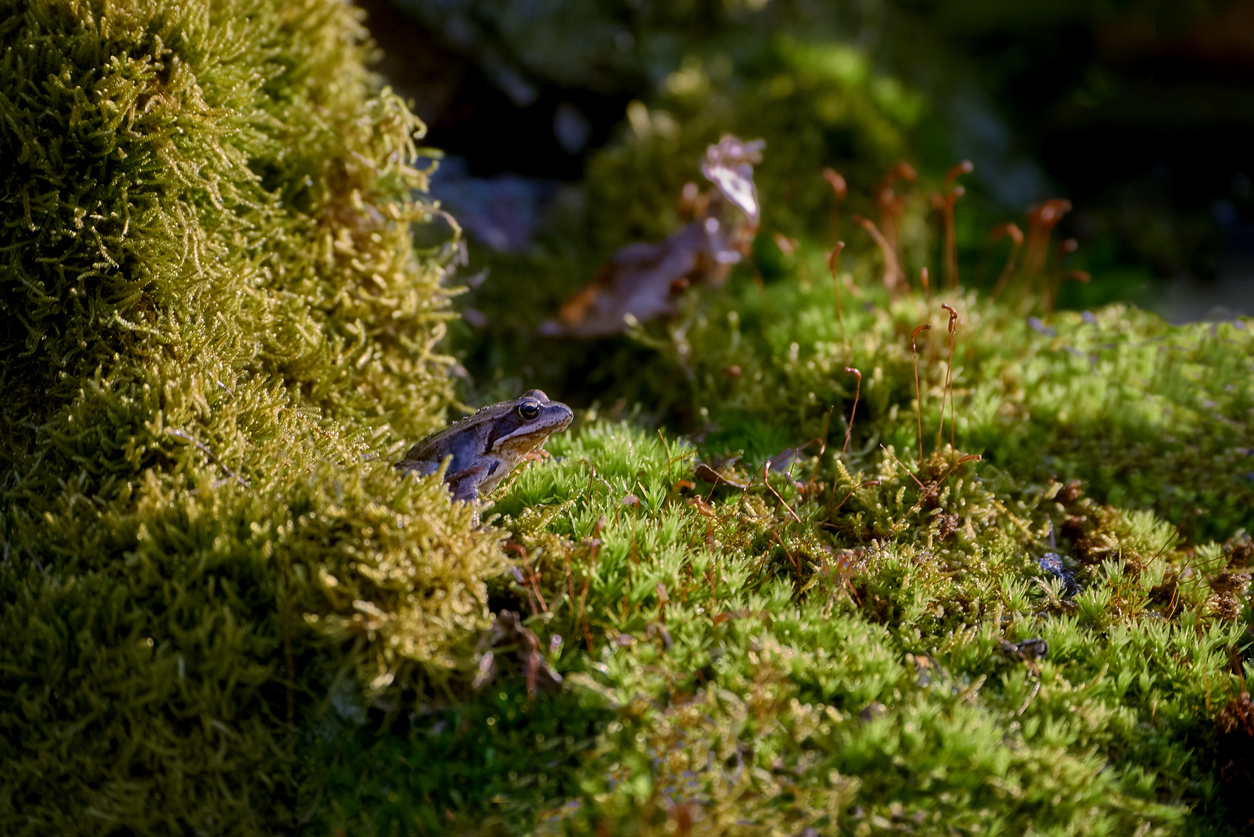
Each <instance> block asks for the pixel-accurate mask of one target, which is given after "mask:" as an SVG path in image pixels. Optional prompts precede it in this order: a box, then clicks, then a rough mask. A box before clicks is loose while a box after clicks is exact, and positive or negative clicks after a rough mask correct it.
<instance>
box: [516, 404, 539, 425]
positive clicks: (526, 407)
mask: <svg viewBox="0 0 1254 837" xmlns="http://www.w3.org/2000/svg"><path fill="white" fill-rule="evenodd" d="M518 415H520V416H522V417H523V418H524V419H526V420H527V421H531V420H532V419H534V418H535V417H536V416H538V415H540V405H539V403H537V402H535V401H524V402H523V403H521V404H519V405H518Z"/></svg>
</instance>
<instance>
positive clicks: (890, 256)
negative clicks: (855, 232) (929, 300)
mask: <svg viewBox="0 0 1254 837" xmlns="http://www.w3.org/2000/svg"><path fill="white" fill-rule="evenodd" d="M853 221H854V223H855V224H857V225H858V226H860V227H862V229H864V230H866V231H867V232H868V233H870V234H871V238H873V239H875V243H876V244H877V245H878V246H879V248H880V253H882V254H883V256H884V287H886V288H888V290H889V291H890V292H896V291H897V289H898V288H899V287H900V286H901V285H902V284H903V282H904V280H903V278H902V275H901V266H900V265H899V264H898V262H897V254H896V253H895V252H893V247H892V245H891V244H889V243H888V239H886V238H884V235H883V233H881V232H880V231H879V227H877V226H875V222H874V221H872V220H871V219H869V218H863V217H862V216H861V215H854V216H853Z"/></svg>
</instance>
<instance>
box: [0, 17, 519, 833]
mask: <svg viewBox="0 0 1254 837" xmlns="http://www.w3.org/2000/svg"><path fill="white" fill-rule="evenodd" d="M0 20H2V21H3V23H0V159H3V160H4V166H3V173H2V174H0V196H2V201H0V204H2V205H3V210H0V386H3V388H4V392H5V405H4V410H3V411H2V412H0V502H2V505H0V543H2V544H3V553H2V555H0V602H2V603H3V608H2V609H0V623H2V625H3V628H2V630H3V631H4V632H5V634H6V636H7V637H8V639H7V640H6V642H5V644H4V650H3V651H2V652H0V695H3V700H2V701H0V703H2V704H3V706H2V707H0V741H3V742H4V747H3V756H2V757H0V788H2V789H3V790H2V791H0V830H2V831H4V832H5V833H11V834H44V833H51V832H56V833H75V832H83V833H109V832H114V831H117V832H126V833H139V832H143V833H148V832H153V831H165V832H173V833H183V832H191V831H198V832H202V833H225V832H231V833H263V832H264V833H274V832H276V831H287V830H290V829H292V828H294V827H295V823H296V822H297V819H298V814H297V812H296V811H295V809H294V807H293V805H294V800H295V794H296V790H295V789H296V786H297V784H298V783H299V781H300V780H301V778H302V777H303V776H305V775H307V773H308V771H309V770H310V769H311V768H312V765H308V764H302V763H299V762H298V761H297V760H296V758H295V756H294V748H295V747H296V745H297V744H298V742H299V741H300V740H301V739H302V737H303V736H306V735H309V734H310V729H311V727H310V724H311V723H312V720H313V719H314V718H316V717H317V715H318V714H319V713H320V712H321V711H322V708H323V707H325V706H326V705H327V704H326V702H327V700H328V699H329V698H330V696H332V695H333V694H334V695H347V696H349V697H345V698H344V700H348V704H345V705H362V706H364V705H365V703H363V701H364V700H367V699H368V697H369V696H371V695H380V694H384V693H388V692H390V693H393V694H399V693H401V691H403V690H409V691H410V693H411V694H412V693H415V690H416V693H418V694H426V693H430V692H431V691H432V690H435V689H438V688H439V686H440V683H441V682H442V681H443V680H444V679H445V678H446V677H447V672H449V671H450V670H455V669H456V668H457V667H458V666H459V665H460V662H459V659H460V657H464V656H465V655H464V653H461V654H460V655H459V653H458V649H459V648H460V649H463V651H464V646H465V644H466V643H467V642H469V643H471V644H473V642H474V640H475V638H476V637H477V629H479V628H481V627H483V626H484V625H486V623H487V609H486V593H485V590H484V586H483V582H484V579H485V578H486V577H489V576H491V575H493V574H495V573H497V572H499V571H500V569H501V567H502V566H503V565H502V559H501V553H500V550H499V547H498V537H499V536H498V535H497V534H496V533H495V532H493V531H491V530H487V529H475V528H472V520H471V512H470V510H469V509H468V508H466V507H464V506H461V505H453V504H451V503H450V502H449V499H448V495H447V492H446V491H445V490H444V489H443V487H442V486H440V485H439V484H438V483H435V482H433V481H430V480H428V481H415V480H408V481H406V480H402V479H400V478H399V477H398V476H397V475H396V474H395V473H394V472H393V470H392V468H391V467H390V465H389V463H388V453H389V451H391V450H392V449H394V448H396V447H399V446H400V445H401V444H403V442H404V441H405V440H406V439H408V440H410V441H412V440H413V439H414V438H416V437H418V436H420V435H422V434H423V433H424V432H426V431H428V430H430V429H431V428H433V427H434V426H436V425H437V424H439V423H440V420H441V413H442V411H443V408H444V406H445V405H446V404H447V403H448V397H449V392H448V379H447V361H446V359H445V358H443V357H441V356H440V355H438V354H436V353H435V352H433V350H432V346H433V344H434V343H435V341H436V340H437V339H438V338H439V336H440V335H441V334H442V330H443V320H444V319H445V318H446V317H447V316H448V314H447V313H446V301H445V298H444V296H443V294H442V292H441V288H440V281H441V278H442V269H441V264H440V261H439V259H438V258H437V255H438V254H422V255H419V254H416V253H415V252H414V251H413V248H412V245H411V241H410V225H411V224H412V223H414V222H416V221H422V220H423V219H424V218H426V217H427V215H428V208H427V207H426V206H425V205H424V204H423V203H422V202H421V200H416V199H415V198H414V197H412V190H415V189H422V188H424V187H425V175H424V173H423V172H420V171H417V170H415V169H413V168H411V167H410V161H411V160H412V159H413V158H414V156H415V147H414V140H415V137H416V136H417V135H419V134H420V132H421V130H422V126H421V124H420V123H419V122H418V121H417V119H416V118H415V117H414V116H413V115H412V114H411V113H409V111H408V110H407V109H406V107H405V106H404V105H403V104H402V103H401V102H400V101H398V100H397V99H396V98H395V97H394V96H392V95H391V94H390V93H389V92H388V91H387V90H386V89H381V87H380V84H379V82H378V80H377V79H376V78H374V77H373V76H372V75H370V73H368V72H367V71H366V70H365V69H364V65H363V63H362V62H363V59H364V58H365V57H367V55H368V47H367V44H366V42H365V40H364V31H363V29H362V28H361V26H360V22H359V16H358V13H357V12H355V11H354V10H353V9H352V8H351V7H350V6H348V5H347V4H345V3H342V2H338V1H337V0H307V2H298V3H275V2H268V1H267V0H243V1H242V2H228V3H214V4H209V3H207V2H202V3H192V4H176V5H171V6H161V5H150V4H140V3H104V2H83V3H78V2H38V1H37V2H9V3H6V4H4V5H3V7H2V8H0ZM442 672H443V673H442ZM335 684H339V685H335ZM355 694H361V695H364V696H365V697H356V698H353V697H351V696H352V695H355ZM341 703H343V700H341Z"/></svg>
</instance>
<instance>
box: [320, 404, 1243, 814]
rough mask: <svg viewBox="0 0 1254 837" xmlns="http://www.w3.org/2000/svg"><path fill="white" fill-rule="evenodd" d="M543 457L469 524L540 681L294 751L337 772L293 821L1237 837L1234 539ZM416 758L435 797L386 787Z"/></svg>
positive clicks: (635, 448)
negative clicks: (559, 677)
mask: <svg viewBox="0 0 1254 837" xmlns="http://www.w3.org/2000/svg"><path fill="white" fill-rule="evenodd" d="M549 447H550V449H551V450H552V452H553V454H554V460H553V461H551V462H548V463H546V464H543V465H535V466H532V467H531V468H529V469H528V470H526V471H525V472H523V473H522V475H521V476H520V477H519V478H518V479H517V480H516V481H515V483H514V484H513V486H512V488H511V489H510V490H509V491H508V492H507V493H506V494H505V495H504V496H503V497H501V498H500V499H499V500H498V502H497V504H496V507H495V508H496V511H497V512H499V513H502V514H504V515H506V522H507V523H508V525H509V527H510V528H511V530H512V531H513V532H514V536H515V538H516V540H517V546H516V547H515V548H514V550H513V551H514V552H515V553H516V554H517V555H519V556H521V559H520V561H519V568H520V573H519V575H518V576H517V581H515V582H513V583H511V584H509V585H508V587H507V586H505V585H503V584H497V585H495V586H494V589H495V591H496V596H497V597H498V601H501V602H502V603H505V602H508V601H510V600H511V599H512V603H511V606H513V607H518V608H520V609H522V610H523V611H524V613H526V612H530V613H531V614H532V616H531V617H530V618H529V619H528V624H529V625H530V626H531V628H532V629H534V630H535V631H536V633H537V635H538V637H539V644H540V647H542V648H545V649H547V654H546V657H547V660H548V662H549V663H551V664H552V665H553V666H555V667H556V668H557V669H558V670H560V671H561V672H562V673H563V674H564V675H565V677H566V688H565V689H564V690H563V691H562V692H561V693H558V694H551V693H544V692H540V693H537V694H535V695H533V696H531V697H528V689H527V681H526V676H525V671H523V670H519V669H517V668H515V669H513V670H511V671H503V672H501V673H500V674H498V676H497V678H496V679H495V680H494V681H492V682H490V683H489V684H488V685H486V686H485V687H484V689H483V691H482V692H481V693H480V694H479V696H478V697H476V698H474V699H472V700H470V701H468V702H465V703H461V704H459V705H457V706H455V707H451V708H449V709H448V710H446V711H441V712H421V713H417V714H415V715H413V716H411V718H410V723H409V725H407V726H406V727H405V728H403V729H400V728H395V727H393V728H379V727H373V728H372V727H362V728H359V729H357V730H353V731H345V732H342V733H341V734H340V736H339V737H338V738H335V739H331V740H329V741H328V742H326V743H324V744H321V745H320V746H322V747H324V748H325V752H334V753H337V754H339V755H341V756H342V757H343V761H342V762H339V763H336V765H335V766H334V768H333V769H332V770H330V771H329V773H328V775H327V777H326V780H325V782H324V783H323V784H322V785H321V787H320V788H318V789H317V790H316V791H315V789H313V788H311V789H310V790H309V792H310V793H311V794H312V793H315V792H318V793H324V794H326V795H328V796H330V797H332V798H334V799H336V800H337V801H336V803H335V804H333V805H329V806H326V807H324V808H322V809H321V810H320V819H319V825H318V829H317V830H318V831H319V832H320V833H331V832H334V831H336V830H337V829H342V830H344V831H345V832H346V833H363V834H381V833H439V832H443V831H448V832H451V833H458V832H460V831H466V830H473V827H478V828H480V829H481V832H482V833H524V832H533V831H534V832H535V833H544V834H583V833H591V832H594V831H597V830H601V831H605V832H608V833H613V834H619V833H623V834H637V833H638V834H662V833H690V834H789V833H792V834H795V833H801V832H804V831H805V830H806V829H815V830H816V831H817V832H818V833H831V834H850V835H864V834H889V833H900V832H903V831H904V832H906V833H918V834H953V833H966V832H970V833H1004V834H1018V833H1039V834H1081V835H1089V834H1092V835H1097V834H1111V833H1134V832H1138V833H1145V834H1163V835H1167V834H1215V835H1233V834H1236V833H1240V830H1239V820H1238V819H1236V818H1233V816H1232V814H1231V813H1230V812H1231V811H1232V810H1233V807H1232V806H1233V805H1234V804H1235V805H1239V804H1240V802H1241V800H1240V796H1239V793H1240V792H1239V790H1237V788H1238V787H1239V785H1238V784H1237V783H1236V782H1237V781H1239V777H1238V778H1237V780H1235V781H1233V783H1232V785H1231V789H1232V790H1231V792H1230V793H1225V783H1224V781H1221V779H1220V776H1221V775H1226V774H1222V773H1221V771H1220V768H1224V765H1225V764H1226V763H1227V762H1220V761H1219V759H1220V758H1221V757H1222V758H1224V759H1227V758H1229V757H1228V756H1227V755H1225V754H1227V753H1230V752H1231V747H1232V741H1227V740H1225V741H1223V742H1222V746H1221V742H1220V740H1219V739H1218V737H1217V735H1216V733H1215V728H1216V724H1217V722H1218V721H1217V719H1218V713H1220V710H1221V707H1223V706H1224V705H1225V704H1226V703H1227V702H1228V701H1230V700H1236V699H1237V696H1238V695H1239V694H1240V692H1241V690H1242V688H1243V687H1242V677H1243V676H1244V677H1246V678H1248V677H1250V676H1254V664H1251V662H1250V660H1249V644H1248V640H1247V639H1245V638H1244V637H1245V633H1244V632H1245V631H1246V628H1247V626H1248V624H1249V609H1248V606H1246V607H1244V609H1241V608H1242V605H1243V603H1238V606H1237V608H1236V609H1233V608H1231V607H1226V606H1225V605H1224V602H1225V601H1226V600H1228V599H1231V598H1232V596H1233V593H1234V592H1235V594H1236V596H1238V597H1240V598H1242V599H1244V598H1245V597H1246V596H1248V578H1244V579H1241V578H1235V576H1234V574H1236V573H1240V572H1243V571H1245V567H1246V564H1247V562H1248V560H1249V553H1248V541H1243V542H1242V543H1244V544H1246V546H1245V547H1239V546H1234V544H1233V543H1229V544H1227V545H1219V544H1215V543H1208V544H1201V545H1198V546H1194V547H1187V548H1186V547H1185V545H1183V544H1180V543H1178V542H1175V541H1174V540H1173V526H1172V525H1171V524H1170V523H1168V522H1166V521H1164V520H1162V519H1161V518H1157V517H1155V516H1154V515H1153V514H1152V513H1147V512H1135V513H1134V512H1126V511H1119V510H1115V509H1108V510H1107V511H1106V513H1105V514H1104V515H1103V516H1102V531H1101V533H1100V534H1101V537H1102V539H1104V542H1105V543H1106V544H1107V545H1108V546H1109V547H1111V549H1110V552H1109V553H1108V556H1107V557H1106V558H1105V559H1104V560H1103V561H1101V562H1097V563H1087V564H1086V563H1081V562H1077V561H1073V560H1072V557H1073V555H1072V551H1071V549H1070V545H1069V544H1067V543H1066V542H1064V541H1060V542H1059V544H1058V545H1057V546H1053V545H1051V544H1050V543H1049V536H1048V532H1049V530H1050V528H1051V526H1058V525H1060V524H1061V521H1063V520H1065V519H1066V518H1067V517H1068V516H1069V515H1072V514H1073V513H1074V512H1075V511H1076V510H1077V508H1078V507H1079V506H1081V505H1083V503H1084V500H1083V499H1082V498H1078V496H1077V493H1076V492H1075V491H1074V489H1070V490H1068V489H1064V488H1063V487H1062V486H1060V485H1058V484H1057V483H1050V482H1048V481H1045V482H1039V483H1036V482H1032V481H1030V480H1020V479H1017V478H1015V477H1014V476H1012V475H1008V474H1006V473H1005V472H1003V471H1001V469H998V468H995V467H992V466H989V465H987V464H985V463H967V464H966V465H964V466H962V468H961V469H960V470H958V471H956V472H955V473H954V474H953V475H952V476H951V478H950V479H949V480H948V481H947V482H946V483H945V485H944V488H943V490H942V491H941V492H940V493H939V495H938V496H937V497H936V503H935V505H934V506H933V507H929V505H928V504H927V503H921V502H920V499H921V498H920V497H919V492H918V491H917V490H916V487H915V484H914V483H913V481H912V480H911V479H910V477H909V475H908V474H907V473H905V471H904V469H902V468H900V467H898V466H896V465H894V464H893V463H892V461H891V460H888V461H886V462H885V463H884V464H883V467H880V468H877V469H875V470H874V471H864V472H862V473H854V474H850V473H849V472H848V471H847V470H846V469H845V468H844V462H845V461H847V458H846V457H844V456H842V455H841V454H840V451H839V447H838V446H837V447H836V448H835V449H832V448H829V450H828V451H827V452H826V453H825V454H824V455H823V456H822V457H811V458H805V459H803V460H801V461H800V462H798V463H796V465H795V467H794V468H793V470H792V475H791V476H788V475H785V474H783V473H781V474H779V475H778V476H768V477H767V478H766V481H767V482H769V487H768V485H766V484H764V480H763V478H762V477H761V476H759V478H758V479H757V481H756V482H755V483H754V484H751V485H749V486H748V487H747V488H745V489H743V490H742V489H711V488H710V487H709V486H704V487H702V488H701V490H700V491H699V492H698V491H695V490H694V489H693V487H692V486H691V485H690V484H689V483H687V482H686V481H688V480H690V478H691V476H692V474H693V468H694V461H695V459H696V457H698V456H700V450H699V449H694V448H693V447H692V446H690V445H689V444H687V443H685V442H684V441H682V440H679V439H674V438H670V437H666V436H663V437H661V438H659V436H658V435H655V434H650V433H647V432H644V431H642V430H640V429H639V428H635V427H631V426H629V425H626V424H622V423H594V424H592V425H591V426H585V427H584V428H583V429H582V430H580V431H579V432H578V433H577V434H575V435H574V436H563V437H559V438H554V439H552V440H551V441H550V443H549ZM871 477H878V479H879V480H880V482H879V484H877V485H875V484H872V485H867V484H865V483H866V482H867V480H868V479H869V478H871ZM859 485H861V486H862V487H861V488H856V487H857V486H859ZM851 493H852V496H849V495H850V494H851ZM951 516H953V517H956V518H957V520H956V521H954V520H951V519H950V518H951ZM1050 549H1057V550H1060V551H1061V552H1062V553H1064V555H1065V557H1064V558H1063V559H1061V560H1062V561H1064V562H1065V565H1066V567H1067V568H1069V569H1068V573H1069V579H1070V580H1069V581H1067V582H1064V580H1063V579H1062V578H1060V577H1059V576H1058V575H1057V574H1056V573H1055V572H1054V571H1052V570H1051V569H1049V567H1048V566H1047V565H1044V564H1042V563H1041V562H1040V561H1039V560H1038V559H1040V558H1041V557H1043V553H1044V552H1045V551H1048V550H1050ZM1225 597H1227V598H1225ZM1242 672H1243V674H1242ZM1224 711H1228V712H1229V714H1231V711H1230V710H1224ZM1230 726H1232V724H1229V727H1230ZM1219 729H1221V730H1222V731H1224V732H1225V733H1228V729H1227V728H1226V727H1223V726H1220V727H1219ZM1228 734H1229V736H1230V738H1232V736H1231V734H1230V733H1228ZM1233 740H1236V739H1235V738H1233ZM1224 747H1227V748H1228V749H1227V750H1225V749H1223V748H1224ZM439 758H450V759H451V760H453V761H455V763H456V767H455V768H452V767H450V768H448V769H449V771H454V770H455V771H456V775H458V776H459V777H464V780H463V781H461V782H460V783H459V784H458V785H457V786H452V784H451V783H449V782H448V781H447V780H445V781H444V782H443V783H441V782H439V781H438V777H437V776H432V775H428V774H425V773H424V772H423V771H420V770H419V771H416V770H414V769H413V766H415V765H418V764H423V763H429V762H431V761H432V760H434V759H439ZM1230 767H1231V766H1230V765H1229V768H1230ZM1229 768H1224V769H1229Z"/></svg>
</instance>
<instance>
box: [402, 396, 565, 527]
mask: <svg viewBox="0 0 1254 837" xmlns="http://www.w3.org/2000/svg"><path fill="white" fill-rule="evenodd" d="M574 417H575V414H574V412H573V411H572V410H571V409H570V407H567V406H566V405H565V404H563V403H562V402H560V401H552V400H550V399H549V397H548V396H547V395H545V394H544V393H543V392H542V391H541V390H538V389H532V390H528V391H527V392H524V393H523V394H522V396H520V397H519V398H517V399H515V400H513V401H502V402H500V403H499V404H492V405H489V406H487V407H483V408H482V409H480V410H479V411H478V412H476V413H475V414H474V415H472V416H467V417H466V418H464V419H462V420H461V421H458V422H455V423H454V424H452V425H449V426H448V427H446V428H445V429H444V430H441V431H438V432H436V433H432V434H431V435H430V436H428V437H426V438H425V439H423V440H422V441H421V442H418V443H417V444H415V445H414V446H413V447H411V448H410V449H409V452H408V453H406V454H405V456H404V457H403V458H402V459H401V461H400V462H397V463H396V468H397V469H398V470H401V471H406V472H409V473H412V474H417V475H419V476H430V475H431V474H434V473H436V472H438V471H439V470H440V466H441V465H443V464H444V462H445V461H446V460H447V461H448V467H447V468H446V469H445V471H444V483H445V484H446V485H447V486H448V487H449V490H450V491H451V492H452V493H453V499H455V500H462V501H464V502H471V501H474V500H479V499H481V498H482V497H486V496H487V495H488V494H491V493H492V491H493V490H494V489H495V488H496V487H497V485H498V484H499V483H500V482H501V480H502V479H504V478H505V476H506V475H508V474H509V473H510V472H511V471H513V470H514V468H515V467H517V466H518V464H519V463H520V462H522V461H523V460H524V459H527V458H528V455H529V454H531V452H532V451H534V450H536V449H537V448H539V447H541V446H542V445H543V444H544V442H545V440H546V439H548V438H549V436H550V435H551V434H553V433H560V432H561V431H563V430H565V429H566V428H567V427H568V426H569V425H570V422H571V420H572V419H574Z"/></svg>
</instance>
